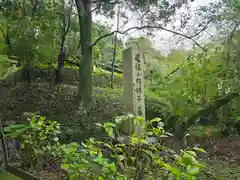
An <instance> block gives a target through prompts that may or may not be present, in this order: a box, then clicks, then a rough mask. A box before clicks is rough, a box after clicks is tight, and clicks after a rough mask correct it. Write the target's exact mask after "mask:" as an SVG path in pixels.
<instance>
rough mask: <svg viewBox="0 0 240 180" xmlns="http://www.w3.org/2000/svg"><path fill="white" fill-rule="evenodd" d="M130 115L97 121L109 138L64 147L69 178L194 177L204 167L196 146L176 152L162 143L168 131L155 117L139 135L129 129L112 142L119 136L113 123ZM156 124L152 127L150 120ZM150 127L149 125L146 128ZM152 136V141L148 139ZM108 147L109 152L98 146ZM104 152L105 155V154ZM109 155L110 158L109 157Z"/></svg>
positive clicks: (138, 179)
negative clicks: (110, 120)
mask: <svg viewBox="0 0 240 180" xmlns="http://www.w3.org/2000/svg"><path fill="white" fill-rule="evenodd" d="M129 118H134V117H133V116H132V117H130V116H120V117H117V118H116V119H115V121H114V122H113V123H104V124H97V125H98V126H100V127H103V128H104V129H105V131H106V132H107V134H108V137H109V139H110V140H109V141H97V140H95V139H94V138H90V139H89V140H86V141H85V142H82V143H81V144H77V143H71V144H68V145H66V146H65V147H64V149H65V153H66V155H65V156H64V159H63V165H62V167H63V168H64V169H65V170H67V171H68V172H69V174H70V179H71V180H75V179H79V177H83V178H85V179H107V180H108V179H109V180H111V179H132V180H141V179H149V180H153V179H162V178H163V179H167V178H174V179H185V180H193V179H196V175H197V174H198V173H199V172H200V170H201V168H203V167H205V166H204V164H203V163H200V162H199V161H198V160H197V159H196V157H197V154H196V151H198V152H205V151H204V150H203V149H201V148H199V147H193V148H190V147H188V148H187V149H185V150H181V152H180V154H178V153H176V152H174V151H173V150H171V149H169V148H168V147H166V146H164V145H163V144H162V139H163V138H166V137H168V136H169V135H170V134H169V133H166V132H165V131H164V129H163V123H162V122H161V120H160V119H158V118H156V119H153V120H151V121H150V122H148V123H146V126H144V129H145V132H144V133H143V134H142V135H141V136H140V137H139V136H137V135H136V134H135V133H132V134H131V135H130V136H129V137H127V138H126V139H125V140H119V141H118V142H117V143H113V138H121V135H120V134H119V130H118V128H117V126H118V125H119V124H121V123H122V122H123V121H125V120H129ZM142 121H143V119H142V118H134V122H135V125H138V126H140V124H142ZM156 122H157V123H158V126H157V127H155V128H152V123H156ZM149 127H151V128H149ZM153 137H154V142H152V143H151V142H150V140H151V139H152V138H153ZM100 145H104V147H106V148H108V151H109V152H107V153H106V152H105V153H104V151H103V149H101V148H99V146H100ZM106 154H107V155H106ZM109 157H111V158H113V161H109V159H108V158H109Z"/></svg>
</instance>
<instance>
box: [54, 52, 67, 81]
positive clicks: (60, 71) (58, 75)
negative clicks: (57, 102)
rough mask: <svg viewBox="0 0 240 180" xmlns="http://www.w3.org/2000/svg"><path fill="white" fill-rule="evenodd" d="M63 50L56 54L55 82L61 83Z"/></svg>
mask: <svg viewBox="0 0 240 180" xmlns="http://www.w3.org/2000/svg"><path fill="white" fill-rule="evenodd" d="M65 57H66V55H65V52H64V51H63V52H61V53H60V54H59V56H58V66H57V69H56V79H55V83H56V84H61V83H62V82H63V67H64V60H65Z"/></svg>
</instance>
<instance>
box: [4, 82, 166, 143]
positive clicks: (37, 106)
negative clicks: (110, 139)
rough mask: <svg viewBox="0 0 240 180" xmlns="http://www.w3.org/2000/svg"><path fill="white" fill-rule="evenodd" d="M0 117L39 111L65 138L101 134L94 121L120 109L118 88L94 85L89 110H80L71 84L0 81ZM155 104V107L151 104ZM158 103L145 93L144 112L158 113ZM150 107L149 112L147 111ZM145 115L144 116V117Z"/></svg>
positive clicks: (160, 104)
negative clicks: (93, 98)
mask: <svg viewBox="0 0 240 180" xmlns="http://www.w3.org/2000/svg"><path fill="white" fill-rule="evenodd" d="M0 94H1V95H0V107H1V116H2V117H1V118H2V119H3V120H4V121H10V120H14V121H21V118H20V117H21V114H22V113H23V112H39V114H41V115H44V116H46V117H47V118H49V119H52V120H58V121H59V122H60V123H61V124H62V125H63V126H62V127H63V128H62V130H63V134H64V137H65V138H66V137H68V140H69V139H73V138H79V137H86V136H94V135H95V136H101V135H104V134H103V133H102V131H100V130H99V129H96V128H97V127H96V126H95V123H96V122H100V123H102V122H106V121H111V120H112V118H113V117H115V116H118V115H120V114H121V113H122V112H123V104H122V101H121V99H122V90H121V89H114V90H113V89H110V88H99V87H96V88H94V96H95V99H96V104H95V105H94V107H93V108H92V109H91V111H90V112H89V113H84V112H83V111H82V110H81V109H79V108H78V107H77V105H76V95H77V88H76V87H75V86H72V85H59V86H53V85H51V84H49V83H32V84H23V83H20V82H18V83H10V82H8V83H6V82H5V83H0ZM153 104H154V105H155V106H157V107H158V109H156V111H155V110H154V109H153V110H152V109H151V106H152V105H153ZM161 106H162V103H161V102H160V101H158V100H156V99H153V98H152V97H148V96H147V97H146V114H147V116H148V115H149V114H152V113H153V114H161V112H162V109H161V108H160V107H161ZM149 110H151V113H149ZM147 118H148V117H147Z"/></svg>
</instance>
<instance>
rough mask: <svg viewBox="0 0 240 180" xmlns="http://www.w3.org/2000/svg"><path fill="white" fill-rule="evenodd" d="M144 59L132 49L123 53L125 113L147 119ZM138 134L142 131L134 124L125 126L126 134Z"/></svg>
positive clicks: (127, 123)
mask: <svg viewBox="0 0 240 180" xmlns="http://www.w3.org/2000/svg"><path fill="white" fill-rule="evenodd" d="M143 70H144V59H143V56H142V55H141V53H139V52H137V50H136V49H134V48H133V47H130V48H128V49H126V50H124V51H123V79H124V80H123V81H124V82H123V87H124V91H123V96H124V97H123V100H124V106H125V111H126V112H128V113H132V114H133V115H135V116H141V117H143V118H144V119H145V100H144V73H143V72H144V71H143ZM133 131H134V132H136V133H137V134H139V133H140V132H142V129H141V128H140V127H138V126H136V125H135V124H133V122H126V123H125V124H124V132H125V133H127V132H133Z"/></svg>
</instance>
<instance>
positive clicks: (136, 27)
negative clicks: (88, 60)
mask: <svg viewBox="0 0 240 180" xmlns="http://www.w3.org/2000/svg"><path fill="white" fill-rule="evenodd" d="M147 28H148V29H161V30H164V31H167V32H170V33H173V34H176V35H179V36H182V37H185V38H186V39H189V40H191V41H193V42H194V43H195V44H196V45H197V46H198V47H200V48H201V49H202V50H203V51H207V50H206V49H205V48H204V47H203V46H201V45H200V44H199V43H198V42H197V41H196V40H194V39H193V37H195V35H193V36H187V35H185V34H182V33H180V32H176V31H173V30H171V29H167V28H164V27H162V26H150V25H146V26H140V27H138V26H134V27H131V28H128V29H126V30H125V31H118V30H116V31H112V32H111V33H108V34H105V35H103V36H100V37H99V38H98V39H97V40H96V41H95V42H94V43H92V45H90V46H89V48H92V47H94V46H96V45H97V43H98V42H99V41H100V40H101V39H103V38H106V37H108V36H112V35H114V34H115V33H119V34H125V33H127V32H128V31H130V30H133V29H137V30H142V29H147ZM197 34H198V33H197ZM199 34H200V33H199Z"/></svg>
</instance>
